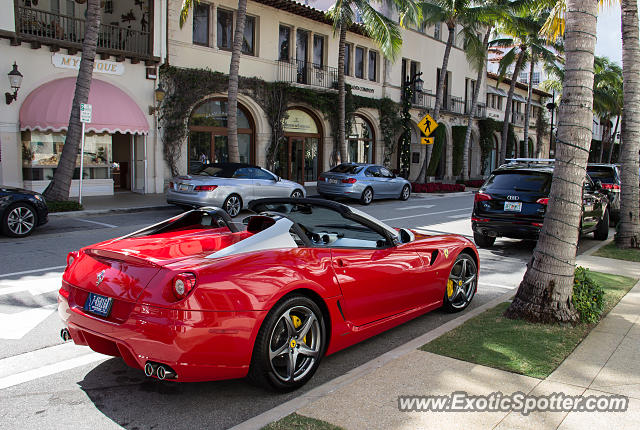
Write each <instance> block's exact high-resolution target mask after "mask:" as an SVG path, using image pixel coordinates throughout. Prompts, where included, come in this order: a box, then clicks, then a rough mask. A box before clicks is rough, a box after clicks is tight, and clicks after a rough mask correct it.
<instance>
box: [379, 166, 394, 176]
mask: <svg viewBox="0 0 640 430" xmlns="http://www.w3.org/2000/svg"><path fill="white" fill-rule="evenodd" d="M380 173H381V174H382V176H383V177H384V178H393V173H391V172H390V171H389V170H388V169H387V168H385V167H381V168H380Z"/></svg>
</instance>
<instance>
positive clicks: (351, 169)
mask: <svg viewBox="0 0 640 430" xmlns="http://www.w3.org/2000/svg"><path fill="white" fill-rule="evenodd" d="M362 168H363V166H358V165H357V164H338V165H337V166H336V167H334V168H333V169H331V170H329V171H330V172H332V173H347V174H350V175H354V174H356V173H358V172H359V171H360V170H362Z"/></svg>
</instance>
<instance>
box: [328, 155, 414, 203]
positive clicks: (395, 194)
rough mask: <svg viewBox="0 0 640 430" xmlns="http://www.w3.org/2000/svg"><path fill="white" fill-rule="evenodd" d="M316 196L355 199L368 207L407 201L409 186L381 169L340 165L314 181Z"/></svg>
mask: <svg viewBox="0 0 640 430" xmlns="http://www.w3.org/2000/svg"><path fill="white" fill-rule="evenodd" d="M318 193H320V195H321V196H323V197H328V198H331V197H348V198H351V199H358V200H360V203H362V204H364V205H368V204H369V203H371V201H372V200H373V199H382V198H396V199H401V200H407V199H408V198H409V196H410V195H411V184H410V183H409V181H407V180H406V179H404V178H401V177H398V176H396V175H394V174H393V173H391V171H390V170H389V169H387V168H386V167H383V166H377V165H375V164H358V163H342V164H339V165H337V166H336V167H334V168H333V169H331V170H329V171H328V172H324V173H323V174H321V175H320V176H319V177H318Z"/></svg>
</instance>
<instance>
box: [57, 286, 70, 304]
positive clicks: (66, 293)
mask: <svg viewBox="0 0 640 430" xmlns="http://www.w3.org/2000/svg"><path fill="white" fill-rule="evenodd" d="M69 293H70V291H69V290H68V289H67V286H66V285H65V284H64V282H63V283H62V287H60V290H59V291H58V294H60V295H61V296H62V297H64V298H65V299H67V300H69Z"/></svg>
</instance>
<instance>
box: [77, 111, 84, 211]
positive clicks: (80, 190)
mask: <svg viewBox="0 0 640 430" xmlns="http://www.w3.org/2000/svg"><path fill="white" fill-rule="evenodd" d="M84 124H85V123H84V122H83V123H82V140H81V141H80V189H79V190H78V204H80V205H82V177H83V176H84V175H83V172H84V170H83V169H84Z"/></svg>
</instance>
